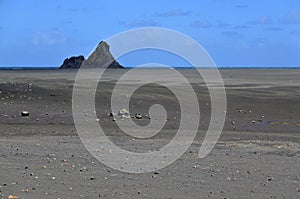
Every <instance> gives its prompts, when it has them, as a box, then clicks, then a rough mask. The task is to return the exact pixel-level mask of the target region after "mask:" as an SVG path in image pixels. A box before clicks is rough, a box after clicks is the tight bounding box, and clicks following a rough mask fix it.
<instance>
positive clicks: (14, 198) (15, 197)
mask: <svg viewBox="0 0 300 199" xmlns="http://www.w3.org/2000/svg"><path fill="white" fill-rule="evenodd" d="M18 198H19V197H18V196H14V195H9V196H8V199H18Z"/></svg>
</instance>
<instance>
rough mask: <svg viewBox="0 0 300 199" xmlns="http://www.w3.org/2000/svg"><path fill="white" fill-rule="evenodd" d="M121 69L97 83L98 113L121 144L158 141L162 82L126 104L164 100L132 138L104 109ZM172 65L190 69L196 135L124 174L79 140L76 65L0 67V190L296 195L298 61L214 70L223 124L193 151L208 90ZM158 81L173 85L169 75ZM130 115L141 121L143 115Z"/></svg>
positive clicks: (149, 145) (173, 119)
mask: <svg viewBox="0 0 300 199" xmlns="http://www.w3.org/2000/svg"><path fill="white" fill-rule="evenodd" d="M125 71H126V70H108V71H107V72H106V73H105V75H104V78H103V81H102V82H101V84H100V85H99V86H98V89H97V94H96V110H97V117H98V118H99V122H100V124H101V125H103V128H104V129H105V130H106V131H107V134H108V135H109V136H110V137H111V139H112V140H113V141H114V142H115V143H117V144H120V145H121V146H122V147H123V148H124V149H127V150H133V151H139V152H143V151H147V150H153V149H155V148H159V147H161V146H163V145H165V144H166V143H168V141H170V139H172V137H173V136H174V134H175V133H176V129H177V128H178V122H179V119H178V118H179V117H178V105H176V102H177V101H176V99H175V98H174V96H173V95H172V93H171V92H169V91H168V90H167V89H165V88H163V87H159V86H157V85H148V86H146V87H143V88H141V89H140V90H139V91H138V92H137V93H136V94H135V96H134V98H133V99H132V102H131V103H132V105H133V106H132V110H130V111H132V112H134V113H141V114H146V113H147V109H148V108H149V106H151V105H152V103H153V99H155V100H156V101H155V102H156V103H161V104H162V105H165V107H166V109H167V110H168V118H169V120H168V121H167V124H166V126H165V128H164V130H163V131H162V132H160V133H159V135H157V136H155V137H153V138H152V139H148V140H146V141H140V142H137V143H135V141H136V140H132V139H130V137H129V136H127V135H123V134H122V132H120V131H119V129H118V128H117V127H116V125H115V122H114V121H112V117H110V116H108V114H109V113H110V112H111V110H110V105H109V103H110V94H111V92H112V88H113V85H114V83H115V81H116V79H118V78H119V77H120V75H121V74H122V73H124V72H125ZM141 71H142V72H145V71H146V69H143V70H141ZM158 72H160V71H159V70H158ZM180 72H181V73H182V74H183V75H185V76H186V77H189V80H190V82H191V84H192V86H193V88H194V89H195V91H196V93H197V96H198V99H199V103H200V112H201V121H200V127H199V132H198V134H197V136H196V139H195V140H194V142H193V144H192V146H191V147H190V148H189V150H188V151H187V152H186V153H185V154H184V155H183V156H182V157H181V158H180V159H178V160H177V161H176V162H175V163H173V164H172V165H170V166H168V167H166V168H164V169H161V170H159V171H157V172H152V173H146V174H130V173H123V172H120V171H116V170H114V169H111V168H109V167H107V166H105V165H103V164H102V163H100V162H98V161H97V160H96V159H95V158H94V157H92V156H91V155H90V154H89V152H88V151H87V150H86V149H85V147H84V146H83V144H82V143H81V141H80V139H79V137H78V134H77V131H76V129H75V126H74V122H73V117H72V88H73V83H74V79H75V76H76V70H49V71H46V70H42V71H35V70H30V71H9V70H2V71H0V110H1V112H0V114H1V115H0V142H1V144H0V197H2V198H8V197H9V196H18V198H299V197H300V117H299V116H300V87H299V85H300V70H296V69H295V70H292V69H222V70H221V71H220V72H221V74H222V76H223V79H224V82H225V87H226V94H227V113H226V114H227V116H226V121H225V126H224V130H223V132H222V135H221V137H220V139H219V141H218V143H217V145H216V146H215V148H214V149H213V151H212V152H211V153H210V154H209V155H208V156H206V157H205V158H203V159H200V158H199V157H198V152H199V147H200V146H201V141H202V138H203V136H204V135H205V130H206V129H207V126H208V125H207V124H208V122H209V119H210V114H211V113H210V100H209V93H208V90H207V88H206V87H205V83H204V82H203V80H202V79H201V78H199V76H198V75H195V73H194V71H192V70H180ZM164 81H165V82H169V83H173V84H176V79H172V78H171V79H167V80H164ZM131 85H132V84H130V82H129V83H128V86H129V87H130V86H131ZM87 89H88V88H87ZM149 93H151V94H150V95H149ZM153 96H154V98H153ZM174 107H175V108H174ZM22 111H29V112H30V115H29V117H23V116H21V112H22ZM136 122H137V123H138V124H140V125H146V124H148V123H149V119H142V120H137V121H136Z"/></svg>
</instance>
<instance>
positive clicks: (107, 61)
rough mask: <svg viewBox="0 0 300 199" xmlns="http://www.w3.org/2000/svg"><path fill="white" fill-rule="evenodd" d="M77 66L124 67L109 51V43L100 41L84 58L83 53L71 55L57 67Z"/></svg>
mask: <svg viewBox="0 0 300 199" xmlns="http://www.w3.org/2000/svg"><path fill="white" fill-rule="evenodd" d="M79 68H124V67H123V66H121V65H120V64H119V63H118V62H117V61H116V60H115V58H114V57H113V56H112V54H111V53H110V51H109V45H108V44H107V43H106V42H105V41H101V42H100V43H99V44H98V46H97V47H96V49H95V50H94V52H93V53H92V54H91V55H90V56H89V57H88V58H87V59H85V58H84V56H83V55H79V56H73V57H70V58H67V59H65V60H64V62H63V64H62V65H61V66H60V67H59V69H79Z"/></svg>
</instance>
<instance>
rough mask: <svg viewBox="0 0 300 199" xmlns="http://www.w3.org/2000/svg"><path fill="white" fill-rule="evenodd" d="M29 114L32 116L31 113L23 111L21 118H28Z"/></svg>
mask: <svg viewBox="0 0 300 199" xmlns="http://www.w3.org/2000/svg"><path fill="white" fill-rule="evenodd" d="M29 114H30V113H29V111H22V112H21V116H22V117H28V116H29Z"/></svg>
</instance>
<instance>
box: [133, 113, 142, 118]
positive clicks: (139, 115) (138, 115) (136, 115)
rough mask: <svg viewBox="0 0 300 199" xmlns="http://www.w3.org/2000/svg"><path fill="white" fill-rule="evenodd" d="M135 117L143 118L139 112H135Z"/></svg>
mask: <svg viewBox="0 0 300 199" xmlns="http://www.w3.org/2000/svg"><path fill="white" fill-rule="evenodd" d="M135 118H136V119H143V116H142V115H141V114H139V113H137V114H135Z"/></svg>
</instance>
